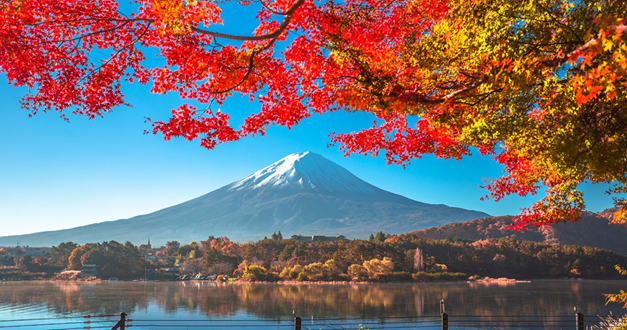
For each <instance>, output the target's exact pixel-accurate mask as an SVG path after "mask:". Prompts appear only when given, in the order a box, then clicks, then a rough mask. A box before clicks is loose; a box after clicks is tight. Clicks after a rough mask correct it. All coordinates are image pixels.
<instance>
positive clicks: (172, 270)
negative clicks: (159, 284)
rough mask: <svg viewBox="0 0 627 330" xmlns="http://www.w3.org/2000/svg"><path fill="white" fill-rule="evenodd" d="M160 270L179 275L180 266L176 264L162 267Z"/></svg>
mask: <svg viewBox="0 0 627 330" xmlns="http://www.w3.org/2000/svg"><path fill="white" fill-rule="evenodd" d="M160 270H161V272H162V273H163V274H164V275H178V274H179V270H180V269H179V267H177V266H174V267H165V268H161V269H160Z"/></svg>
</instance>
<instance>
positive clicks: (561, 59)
mask: <svg viewBox="0 0 627 330" xmlns="http://www.w3.org/2000/svg"><path fill="white" fill-rule="evenodd" d="M608 31H618V32H620V33H622V34H627V25H625V24H621V25H611V26H609V28H608ZM602 33H603V31H601V32H599V33H598V34H597V36H596V37H594V38H592V39H590V40H588V42H586V43H585V44H583V45H581V46H579V47H577V48H575V50H573V51H571V52H570V53H568V54H565V55H560V56H556V57H554V58H553V59H551V60H547V61H544V62H543V63H544V65H546V66H562V64H564V63H566V62H568V61H569V60H571V59H572V58H573V57H576V56H577V55H578V54H579V53H581V52H582V51H584V50H586V49H588V48H590V46H592V45H594V44H596V43H597V41H598V39H599V38H601V35H602Z"/></svg>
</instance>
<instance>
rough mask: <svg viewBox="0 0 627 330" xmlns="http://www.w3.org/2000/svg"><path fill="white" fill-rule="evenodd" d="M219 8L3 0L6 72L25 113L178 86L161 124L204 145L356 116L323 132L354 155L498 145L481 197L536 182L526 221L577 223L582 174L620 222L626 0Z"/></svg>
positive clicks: (356, 0)
mask: <svg viewBox="0 0 627 330" xmlns="http://www.w3.org/2000/svg"><path fill="white" fill-rule="evenodd" d="M224 4H225V2H222V1H203V0H189V1H183V0H134V1H133V2H132V3H131V4H130V5H129V4H127V3H125V4H124V6H125V7H124V8H122V7H120V6H121V4H120V3H118V2H117V1H115V0H101V1H83V0H68V1H58V0H38V1H25V0H0V21H1V22H2V24H0V70H1V71H2V72H3V73H4V74H5V75H6V77H7V79H8V81H9V82H10V83H12V84H14V85H16V86H27V87H28V93H27V94H26V95H25V96H24V98H23V100H22V104H23V107H24V108H26V109H28V110H30V111H31V112H32V113H36V112H38V111H59V112H61V114H62V116H64V113H65V112H67V111H70V112H73V113H77V114H83V115H86V116H89V117H90V118H91V117H96V116H102V115H104V114H105V113H107V112H109V111H111V110H112V109H114V108H115V107H117V106H120V105H124V104H125V100H124V94H123V88H122V86H123V84H127V83H139V84H149V85H150V86H151V88H152V92H153V93H161V94H165V93H177V94H179V95H180V96H181V97H182V98H183V99H186V100H189V102H188V103H189V104H181V106H180V107H179V108H177V109H174V110H172V115H171V117H170V118H169V119H168V120H166V121H157V122H154V123H153V127H152V129H153V132H154V133H157V134H163V136H164V137H165V138H166V139H169V138H171V137H183V138H185V139H188V140H194V139H198V140H199V141H200V144H201V145H202V146H203V147H206V148H213V147H214V146H216V144H218V143H223V142H228V141H234V140H238V139H241V138H243V137H246V136H249V135H255V134H264V131H265V130H266V128H267V127H269V126H271V125H283V126H288V127H291V126H293V125H296V124H298V123H299V121H301V120H303V119H305V118H307V117H309V116H310V115H311V114H312V113H325V112H331V111H365V112H369V113H372V114H374V115H376V116H377V118H378V120H377V121H376V122H375V123H374V124H373V126H372V127H367V128H364V129H363V130H362V131H359V132H352V133H339V134H333V135H332V137H331V139H332V142H334V143H336V144H338V145H339V146H340V148H341V149H342V150H343V151H344V152H345V153H346V154H351V153H362V154H370V155H378V154H379V153H380V152H383V153H385V155H386V158H387V160H388V162H390V163H396V164H406V163H407V162H409V161H410V160H412V159H416V158H420V157H421V155H424V154H434V155H435V156H436V157H441V158H455V159H459V158H461V157H463V156H465V155H468V154H470V152H476V153H481V154H484V155H490V156H492V157H493V158H494V160H495V161H497V162H498V163H500V164H503V165H504V168H505V170H504V174H503V176H502V177H500V178H496V179H493V180H490V181H487V182H486V187H487V189H488V191H489V194H488V196H487V197H490V198H493V199H496V200H499V199H501V198H503V197H504V196H506V195H508V194H520V195H526V194H535V193H536V192H537V191H538V190H539V189H546V197H544V198H543V199H542V200H540V201H539V202H537V203H535V204H534V205H533V206H531V207H529V208H528V209H525V210H523V212H522V214H521V215H520V216H519V218H518V222H517V223H518V226H519V227H521V228H522V227H525V226H527V225H529V224H533V225H546V224H551V223H555V222H559V221H563V220H576V219H578V217H579V216H580V214H581V212H582V211H583V210H584V208H585V206H584V202H583V199H582V193H581V192H580V191H579V190H578V185H579V184H580V183H582V182H585V181H588V182H595V183H596V182H607V183H614V184H615V185H616V186H615V188H614V189H613V190H612V193H615V194H617V196H618V198H617V199H616V206H617V208H616V212H615V213H614V214H613V215H612V216H613V218H614V221H616V222H627V202H626V201H625V200H624V199H623V198H622V197H620V196H622V195H621V194H622V193H625V192H626V191H627V187H626V186H625V184H626V183H627V176H626V175H627V153H626V150H627V149H626V148H627V108H626V107H625V104H627V103H625V102H626V101H627V100H626V96H627V95H626V91H625V83H626V80H625V75H626V70H627V37H626V33H627V32H626V28H627V26H626V25H625V18H627V1H625V0H345V1H340V2H333V1H331V0H329V1H326V0H325V1H317V0H316V1H314V0H274V1H273V0H268V1H266V0H252V1H249V0H239V2H238V4H239V5H241V6H254V8H257V9H258V15H257V19H258V23H257V26H258V27H257V28H256V29H255V30H254V31H251V33H250V34H248V35H231V34H226V33H221V32H217V29H216V26H217V25H220V24H222V20H221V6H222V7H223V6H224ZM226 28H227V29H228V26H227V27H226ZM148 53H149V54H151V56H153V55H154V54H156V56H158V57H160V58H162V59H163V60H164V61H163V62H159V63H164V64H162V65H155V64H154V63H155V62H149V61H147V60H146V59H147V54H148ZM233 94H240V95H245V96H249V97H250V99H251V100H253V101H258V102H259V103H261V110H260V111H259V112H258V113H255V114H252V115H250V116H249V117H248V118H246V120H245V122H244V123H243V124H242V125H233V124H232V123H230V122H229V120H230V117H229V115H228V113H225V112H219V111H215V110H214V108H212V105H220V104H221V103H222V102H223V101H224V100H225V99H226V98H227V97H229V96H230V95H233ZM191 104H196V105H197V104H202V105H203V107H202V108H197V107H195V106H192V105H191Z"/></svg>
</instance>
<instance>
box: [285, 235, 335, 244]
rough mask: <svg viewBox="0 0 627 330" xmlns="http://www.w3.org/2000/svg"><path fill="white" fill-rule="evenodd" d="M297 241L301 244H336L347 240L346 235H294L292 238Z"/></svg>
mask: <svg viewBox="0 0 627 330" xmlns="http://www.w3.org/2000/svg"><path fill="white" fill-rule="evenodd" d="M291 238H292V239H293V240H295V241H300V242H335V241H339V240H343V239H346V236H344V235H338V236H322V235H311V236H303V235H292V237H291Z"/></svg>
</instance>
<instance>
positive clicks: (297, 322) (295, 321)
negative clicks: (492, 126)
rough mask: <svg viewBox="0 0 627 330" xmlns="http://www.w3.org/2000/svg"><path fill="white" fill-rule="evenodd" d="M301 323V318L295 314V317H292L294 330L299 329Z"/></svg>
mask: <svg viewBox="0 0 627 330" xmlns="http://www.w3.org/2000/svg"><path fill="white" fill-rule="evenodd" d="M301 323H302V320H301V318H300V317H298V316H297V317H295V318H294V330H301V329H300V327H301Z"/></svg>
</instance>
